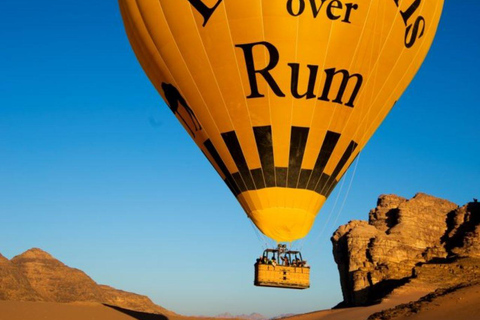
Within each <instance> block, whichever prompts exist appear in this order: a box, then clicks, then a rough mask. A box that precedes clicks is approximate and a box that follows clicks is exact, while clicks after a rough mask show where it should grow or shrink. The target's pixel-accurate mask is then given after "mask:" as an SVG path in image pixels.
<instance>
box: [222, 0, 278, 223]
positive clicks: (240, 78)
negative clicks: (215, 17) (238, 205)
mask: <svg viewBox="0 0 480 320" xmlns="http://www.w3.org/2000/svg"><path fill="white" fill-rule="evenodd" d="M223 7H224V10H225V21H226V22H227V28H228V34H229V38H230V42H231V44H232V51H233V58H234V59H235V64H236V66H237V71H238V78H239V82H240V85H241V87H242V92H243V97H244V100H245V108H246V110H247V114H248V119H249V121H250V127H251V130H252V135H253V136H254V141H255V145H256V144H257V140H256V138H255V133H254V130H253V122H252V117H251V114H250V109H249V106H248V100H247V98H246V91H245V87H244V85H243V79H242V74H241V71H240V65H239V64H238V60H237V55H236V53H235V44H234V43H233V36H232V31H231V28H230V20H229V19H228V11H227V5H226V4H224V6H223ZM269 115H270V110H269ZM270 122H271V121H270ZM270 125H271V123H270ZM257 154H258V147H257ZM258 158H259V159H258V160H259V162H260V170H262V178H263V181H264V184H265V187H267V180H266V178H265V173H264V171H263V166H262V163H261V161H260V154H258ZM274 170H275V166H274ZM253 183H254V185H255V187H257V185H256V183H255V180H254V182H253ZM257 188H258V187H257ZM265 202H266V203H265V204H266V206H267V207H268V206H270V199H268V198H267V197H265ZM247 216H248V215H247Z"/></svg>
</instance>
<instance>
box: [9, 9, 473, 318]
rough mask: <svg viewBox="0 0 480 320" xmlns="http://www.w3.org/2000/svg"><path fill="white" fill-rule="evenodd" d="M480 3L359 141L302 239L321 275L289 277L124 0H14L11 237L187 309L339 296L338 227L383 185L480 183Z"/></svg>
mask: <svg viewBox="0 0 480 320" xmlns="http://www.w3.org/2000/svg"><path fill="white" fill-rule="evenodd" d="M479 17H480V4H479V2H478V1H476V0H464V1H447V2H446V5H445V11H444V15H443V18H442V21H441V24H440V27H439V31H438V35H437V38H436V40H435V42H434V45H433V47H432V50H431V52H430V54H429V56H428V57H427V60H426V62H425V64H424V65H423V67H422V69H421V70H420V72H419V74H418V76H417V77H416V79H415V80H414V81H413V83H412V85H411V86H410V88H409V89H408V90H407V92H406V93H405V95H404V96H403V98H402V99H401V100H400V101H399V103H397V105H396V107H395V108H394V110H393V111H392V112H391V113H390V115H389V116H388V118H387V120H386V121H385V122H384V124H383V125H382V126H381V128H380V129H379V130H378V131H377V133H376V135H375V136H374V137H373V139H372V140H371V141H370V143H369V145H368V146H367V147H366V148H365V150H364V152H363V153H362V154H361V157H360V159H359V162H358V166H357V170H356V176H355V179H354V180H353V183H352V184H351V190H350V193H349V195H348V197H346V190H347V189H348V186H349V185H350V181H351V176H352V171H353V170H351V171H350V173H349V174H348V175H347V177H346V180H345V183H344V185H343V189H341V184H339V186H338V187H337V189H336V191H335V192H334V193H333V194H332V196H331V197H330V200H329V201H328V202H327V204H326V206H325V207H324V209H323V211H322V212H321V214H320V216H319V218H318V219H317V222H316V224H315V226H314V229H313V231H312V233H311V234H310V236H309V237H308V238H307V240H306V243H305V246H304V255H305V256H306V257H307V258H308V259H309V260H310V262H311V264H312V265H313V274H312V288H311V289H309V290H306V291H285V290H272V289H264V288H256V287H254V286H253V284H252V282H253V262H254V260H255V258H256V257H257V256H258V255H259V254H260V253H261V251H262V243H261V242H259V241H258V239H257V237H256V235H255V232H254V230H253V228H252V226H251V224H250V222H249V220H248V219H247V218H246V216H245V214H244V213H243V211H242V209H241V208H240V206H239V205H238V204H237V202H236V200H235V199H234V197H233V196H232V195H231V194H230V193H229V191H228V190H227V188H226V187H225V185H224V183H223V182H222V181H221V179H219V178H218V176H217V174H216V172H215V171H214V170H213V169H212V168H211V166H210V164H209V163H208V162H207V160H206V159H204V157H203V155H202V154H201V152H200V151H199V150H198V149H197V148H196V146H195V145H194V143H193V142H192V141H191V140H190V138H189V137H188V135H187V133H186V132H184V130H183V129H182V128H181V126H180V125H179V124H178V122H177V121H176V120H175V119H174V117H173V115H172V114H171V112H170V110H169V109H168V108H167V107H166V106H165V104H164V103H163V101H162V100H161V98H160V96H159V95H158V94H157V93H156V92H155V90H154V89H153V87H152V86H151V85H150V83H149V81H148V79H147V77H146V76H145V75H144V73H143V71H142V69H141V68H140V66H139V65H138V63H137V61H136V58H135V56H134V55H133V53H132V50H131V49H130V45H129V43H128V41H127V39H126V36H125V34H124V29H123V25H122V21H121V18H120V14H119V10H118V7H117V2H116V1H113V0H112V1H98V0H95V1H94V0H85V1H78V0H75V1H73V0H62V1H32V0H29V1H18V0H3V1H2V5H1V10H0V40H1V42H0V252H1V253H2V254H3V255H5V256H6V257H8V258H12V257H13V256H14V255H16V254H19V253H21V252H23V251H25V250H27V249H29V248H31V247H40V248H42V249H44V250H47V251H48V252H50V253H52V254H53V255H54V256H55V257H57V258H59V259H60V260H62V261H64V262H65V263H66V264H68V265H70V266H73V267H76V268H79V269H82V270H84V271H85V272H87V273H88V274H89V275H90V276H92V277H93V279H94V280H95V281H97V282H99V283H104V284H109V285H112V286H115V287H117V288H121V289H124V290H129V291H133V292H137V293H141V294H146V295H148V296H150V297H151V298H152V299H153V300H154V301H155V302H156V303H158V304H160V305H162V306H164V307H166V308H169V309H171V310H174V311H176V312H178V313H183V314H195V315H215V314H218V313H221V312H225V311H229V312H231V313H237V314H239V313H251V312H260V313H264V314H266V315H276V314H281V313H297V312H309V311H313V310H319V309H323V308H328V307H331V306H333V305H334V304H336V303H337V302H339V301H341V291H340V284H339V279H338V272H337V270H336V265H335V264H334V262H333V257H332V254H331V244H330V242H329V238H330V236H331V234H332V233H333V231H334V230H335V229H336V227H337V226H339V225H340V224H344V223H346V222H348V221H349V220H351V219H367V218H368V211H369V210H370V209H371V208H373V207H375V204H376V199H377V197H378V195H380V194H383V193H395V194H398V195H401V196H405V197H412V196H413V195H414V194H415V193H417V192H419V191H422V192H426V193H429V194H432V195H435V196H438V197H443V198H447V199H450V200H451V201H453V202H456V203H458V204H465V203H466V202H468V201H470V200H471V199H472V198H473V197H480V139H479V138H480V133H479V127H480V126H479V124H480V120H479V119H480V112H479V108H480V106H479V93H480V63H479V59H480V34H479V27H478V23H479ZM172 136H174V137H175V139H171V137H172ZM352 169H353V167H352ZM336 199H338V201H337V202H336V203H337V205H336V206H334V205H335V200H336ZM342 204H344V205H342ZM342 208H343V210H341V209H342ZM329 213H332V218H331V219H330V220H328V215H329ZM337 216H338V219H337V220H336V217H337ZM322 230H323V232H322Z"/></svg>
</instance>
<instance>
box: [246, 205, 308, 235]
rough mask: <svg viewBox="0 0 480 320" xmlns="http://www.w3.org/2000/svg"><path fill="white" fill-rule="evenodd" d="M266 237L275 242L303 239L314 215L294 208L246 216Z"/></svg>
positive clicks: (263, 211) (268, 210) (258, 212)
mask: <svg viewBox="0 0 480 320" xmlns="http://www.w3.org/2000/svg"><path fill="white" fill-rule="evenodd" d="M248 216H249V217H250V219H252V221H253V223H255V225H256V226H257V227H258V228H259V229H260V231H261V232H262V233H263V234H265V235H266V236H267V237H269V238H272V239H273V240H275V241H277V242H292V241H295V240H298V239H301V238H303V237H305V236H306V235H307V234H308V232H309V231H310V229H311V228H312V226H313V223H314V221H315V215H314V214H312V213H310V212H308V211H305V210H302V209H296V208H268V209H262V210H255V211H252V212H251V213H249V214H248Z"/></svg>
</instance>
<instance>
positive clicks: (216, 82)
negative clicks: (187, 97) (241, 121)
mask: <svg viewBox="0 0 480 320" xmlns="http://www.w3.org/2000/svg"><path fill="white" fill-rule="evenodd" d="M190 13H191V16H192V19H193V21H194V25H195V29H196V30H197V34H198V38H199V41H200V43H201V44H202V48H203V52H204V54H205V58H206V59H207V61H208V66H209V67H210V71H211V73H212V75H213V79H214V80H215V84H216V85H217V89H218V92H219V93H220V97H221V99H222V101H223V105H224V107H225V111H226V112H227V115H228V119H229V120H230V124H231V125H232V128H233V130H234V131H236V130H235V124H234V122H233V121H232V116H231V115H230V111H229V110H228V107H227V103H226V102H225V98H224V97H223V92H222V89H221V88H220V85H219V83H218V80H217V76H216V75H215V72H214V70H213V67H212V63H211V62H210V57H209V56H208V53H207V49H206V48H205V44H204V43H203V39H202V36H201V35H200V31H199V30H198V25H197V23H196V21H195V16H194V14H193V9H192V7H190ZM165 18H166V17H165ZM169 30H170V32H171V29H170V28H169ZM172 36H173V34H172ZM175 44H177V43H176V42H175ZM177 47H178V45H177ZM179 50H180V49H179ZM206 106H207V109H209V108H208V104H206ZM222 133H223V132H222ZM239 143H240V142H239ZM240 146H241V144H240ZM229 154H230V156H231V157H232V158H233V156H232V154H231V152H230V151H229ZM235 166H236V164H235ZM237 170H238V171H239V172H240V169H239V168H238V167H237ZM248 174H249V175H250V177H251V178H252V180H254V179H253V177H252V174H251V172H250V171H249V172H248ZM240 178H241V179H242V181H243V182H244V183H245V185H247V184H246V181H245V180H244V179H243V175H242V174H240ZM253 184H254V185H255V181H254V182H253Z"/></svg>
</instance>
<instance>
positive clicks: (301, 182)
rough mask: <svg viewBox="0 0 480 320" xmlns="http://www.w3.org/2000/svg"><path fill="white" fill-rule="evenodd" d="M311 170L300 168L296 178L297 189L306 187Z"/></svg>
mask: <svg viewBox="0 0 480 320" xmlns="http://www.w3.org/2000/svg"><path fill="white" fill-rule="evenodd" d="M312 172H313V170H309V169H301V170H300V179H298V185H297V189H307V185H308V180H310V176H311V175H312Z"/></svg>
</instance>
